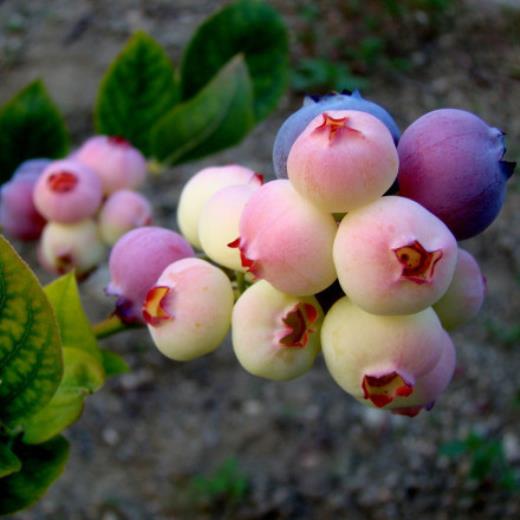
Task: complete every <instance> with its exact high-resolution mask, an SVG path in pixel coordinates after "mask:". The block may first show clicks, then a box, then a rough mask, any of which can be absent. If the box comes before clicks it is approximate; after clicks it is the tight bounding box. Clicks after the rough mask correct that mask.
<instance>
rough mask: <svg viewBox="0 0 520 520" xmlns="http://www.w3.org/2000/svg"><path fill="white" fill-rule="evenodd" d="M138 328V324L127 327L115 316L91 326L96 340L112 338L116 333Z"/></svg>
mask: <svg viewBox="0 0 520 520" xmlns="http://www.w3.org/2000/svg"><path fill="white" fill-rule="evenodd" d="M140 326H141V325H140V324H135V325H127V324H126V323H123V322H122V321H121V320H120V319H119V318H118V317H117V316H110V317H109V318H106V319H105V320H103V321H100V322H98V323H95V324H94V325H92V330H93V331H94V334H95V335H96V338H97V339H103V338H108V337H109V336H113V335H114V334H117V333H118V332H123V331H124V330H128V329H135V328H138V327H140Z"/></svg>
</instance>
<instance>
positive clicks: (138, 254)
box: [109, 93, 514, 416]
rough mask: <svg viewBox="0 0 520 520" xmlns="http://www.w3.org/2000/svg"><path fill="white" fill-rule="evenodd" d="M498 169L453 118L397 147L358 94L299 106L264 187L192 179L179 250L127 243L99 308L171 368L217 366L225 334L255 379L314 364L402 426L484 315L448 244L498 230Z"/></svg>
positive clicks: (492, 134) (479, 130)
mask: <svg viewBox="0 0 520 520" xmlns="http://www.w3.org/2000/svg"><path fill="white" fill-rule="evenodd" d="M504 153H505V147H504V140H503V132H501V131H499V130H497V129H494V128H490V127H489V126H488V125H487V124H486V123H484V122H483V121H482V120H481V119H479V118H478V117H476V116H474V115H473V114H470V113H468V112H465V111H461V110H454V109H444V110H437V111H434V112H432V113H430V114H426V115H425V116H423V117H422V118H420V119H419V120H418V121H416V122H415V123H413V124H412V125H411V126H410V127H409V128H408V129H406V131H405V132H404V133H403V135H402V136H400V134H399V130H398V128H397V125H396V124H395V122H394V120H393V119H392V118H391V116H390V115H389V114H388V112H387V111H386V110H384V109H383V108H381V107H379V106H378V105H376V104H374V103H372V102H369V101H367V100H364V99H363V98H362V97H361V96H360V95H359V93H355V94H353V95H348V94H339V95H332V96H326V97H325V98H323V99H318V100H314V99H309V100H307V101H306V102H305V103H304V106H303V107H302V108H301V109H300V110H299V111H298V112H296V113H295V114H293V115H292V116H291V117H290V118H289V119H288V120H287V121H286V122H285V123H284V125H283V126H282V127H281V129H280V131H279V133H278V135H277V137H276V141H275V145H274V153H273V158H274V166H275V171H276V173H277V176H278V177H279V178H278V179H277V180H273V181H270V182H267V183H265V184H264V183H263V179H262V177H261V176H260V175H259V174H257V173H255V172H254V171H252V170H249V169H248V168H245V167H243V166H238V165H228V166H221V167H212V168H206V169H204V170H202V171H200V172H198V173H197V174H196V175H195V176H194V177H193V178H192V179H191V180H190V181H189V182H188V183H187V184H186V186H185V187H184V189H183V191H182V194H181V198H180V202H179V206H178V223H179V227H180V230H181V232H182V234H183V235H184V236H181V235H180V234H177V233H175V232H173V231H168V230H164V229H161V228H143V229H141V230H136V231H132V232H130V233H128V234H127V235H125V236H124V237H123V238H122V239H121V240H120V241H119V242H118V243H117V244H116V246H115V248H114V250H113V252H112V256H111V259H110V271H111V275H112V282H111V284H110V286H109V292H112V293H113V294H116V295H117V297H118V308H119V313H120V315H122V316H124V317H125V318H126V319H128V320H130V321H131V320H136V321H143V322H145V323H146V324H147V326H148V328H149V330H150V333H151V335H152V337H153V339H154V341H155V344H156V345H157V347H158V348H159V349H160V350H161V352H163V353H164V354H165V355H167V356H168V357H170V358H172V359H176V360H180V361H184V360H188V359H192V358H195V357H198V356H200V355H203V354H206V353H208V352H211V351H213V350H214V349H216V348H217V347H218V345H219V344H220V343H221V341H222V339H223V338H224V336H225V334H226V332H227V331H228V329H229V327H230V326H231V329H232V343H233V348H234V351H235V354H236V356H237V358H238V360H239V362H240V364H241V365H242V366H243V367H244V368H245V369H246V370H247V371H249V372H250V373H252V374H255V375H257V376H260V377H265V378H269V379H274V380H287V379H292V378H294V377H297V376H299V375H301V374H303V373H304V372H305V371H307V370H308V369H310V368H311V366H312V364H313V362H314V360H315V358H316V356H317V355H318V353H319V352H320V351H321V352H322V353H323V355H324V358H325V362H326V365H327V367H328V369H329V371H330V373H331V375H332V377H333V378H334V380H335V381H336V382H337V383H338V384H339V385H340V386H341V387H342V388H343V389H344V390H346V391H347V392H348V393H349V394H351V395H352V396H353V397H354V398H356V399H357V400H359V401H360V402H362V403H365V404H367V405H370V406H374V407H378V408H384V409H388V410H391V411H392V412H394V413H399V414H404V415H408V416H414V415H416V414H417V413H419V412H420V411H421V410H422V409H430V408H431V407H432V406H433V403H434V402H435V401H436V399H437V398H438V396H439V395H440V394H441V393H442V391H443V390H444V389H445V388H446V387H447V385H448V383H449V381H450V380H451V378H452V375H453V372H454V368H455V349H454V346H453V343H452V340H451V338H450V335H449V334H448V332H447V331H448V330H452V329H453V328H455V327H458V326H460V325H461V324H463V323H465V322H466V321H468V320H469V319H471V318H472V317H474V316H475V315H476V314H477V313H478V311H479V309H480V307H481V305H482V302H483V298H484V292H485V282H484V278H483V276H482V274H481V272H480V269H479V266H478V264H477V262H476V261H475V259H474V258H473V257H472V256H471V255H470V254H469V253H468V252H467V251H465V250H463V249H461V248H459V247H458V244H457V240H461V239H464V238H468V237H470V236H474V235H475V234H476V233H479V232H481V231H482V230H483V229H484V228H486V227H487V226H488V225H489V224H490V223H491V222H492V220H493V219H494V218H495V216H496V215H497V214H498V211H499V210H500V207H501V205H502V203H503V199H504V193H505V185H506V181H507V179H508V177H509V176H510V175H511V173H512V171H513V169H514V165H513V164H512V163H508V162H506V161H504V159H503V157H504ZM396 186H397V188H396ZM390 193H392V194H390ZM160 234H162V235H164V238H162V239H160V238H159V235H160ZM166 235H168V236H169V239H166ZM168 240H169V241H170V242H168ZM166 243H170V246H168V247H166V246H164V247H163V246H162V245H158V244H166ZM190 244H191V245H190ZM192 246H193V247H194V248H196V249H201V250H202V252H203V253H202V255H203V256H204V257H205V259H201V258H197V257H196V256H195V251H194V249H192ZM215 264H216V265H215ZM152 265H153V268H152ZM152 271H153V272H152ZM225 273H226V274H227V275H228V276H226V274H225ZM334 288H336V290H334ZM234 293H235V298H236V297H237V296H238V298H237V300H236V301H234V298H233V294H234ZM331 295H333V296H332V301H330V300H331Z"/></svg>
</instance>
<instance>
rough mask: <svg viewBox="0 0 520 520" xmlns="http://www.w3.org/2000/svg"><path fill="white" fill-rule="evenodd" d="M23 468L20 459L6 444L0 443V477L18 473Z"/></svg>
mask: <svg viewBox="0 0 520 520" xmlns="http://www.w3.org/2000/svg"><path fill="white" fill-rule="evenodd" d="M21 468H22V463H21V462H20V459H19V458H18V457H17V456H16V455H15V454H14V453H13V452H12V451H11V448H9V447H8V446H6V445H5V444H0V478H2V477H6V476H7V475H10V474H11V473H16V472H17V471H20V469H21Z"/></svg>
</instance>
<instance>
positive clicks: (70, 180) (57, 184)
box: [47, 170, 78, 193]
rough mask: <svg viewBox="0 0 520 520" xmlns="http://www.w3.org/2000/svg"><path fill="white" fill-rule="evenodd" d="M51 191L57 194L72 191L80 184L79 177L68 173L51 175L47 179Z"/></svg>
mask: <svg viewBox="0 0 520 520" xmlns="http://www.w3.org/2000/svg"><path fill="white" fill-rule="evenodd" d="M47 184H48V185H49V188H50V190H51V191H54V192H55V193H67V192H69V191H72V190H73V189H74V188H75V187H76V185H77V184H78V177H77V176H76V175H75V174H74V173H72V172H68V171H65V170H64V171H61V172H56V173H51V174H50V175H49V177H48V179H47Z"/></svg>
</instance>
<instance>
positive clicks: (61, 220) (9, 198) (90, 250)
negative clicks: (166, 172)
mask: <svg viewBox="0 0 520 520" xmlns="http://www.w3.org/2000/svg"><path fill="white" fill-rule="evenodd" d="M146 169H147V167H146V160H145V158H144V157H143V156H142V154H141V153H140V152H139V151H138V150H137V149H135V148H134V147H133V146H131V144H130V143H128V142H127V141H125V140H124V139H121V138H119V137H107V136H95V137H92V138H90V139H88V140H87V141H86V142H85V143H84V144H83V145H82V146H81V147H80V148H79V149H78V150H77V151H75V152H74V153H73V154H71V155H70V156H69V157H67V158H65V159H62V160H57V161H51V160H47V159H35V160H30V161H26V162H24V163H23V164H21V165H20V166H19V167H18V169H17V170H16V172H15V173H14V175H13V177H12V179H11V180H10V181H9V182H8V183H6V184H5V185H4V186H3V187H2V190H1V196H0V225H1V226H2V228H3V231H4V232H5V233H6V234H7V235H9V236H10V237H12V238H16V239H19V240H37V239H40V242H39V250H38V252H39V255H38V256H39V260H40V263H41V264H42V266H43V267H45V268H46V269H47V270H48V271H50V272H51V273H55V274H62V273H65V272H67V271H70V270H72V269H74V270H75V272H76V274H77V275H78V276H79V277H84V276H86V275H87V274H88V273H89V272H90V271H92V270H93V269H95V268H96V267H97V265H98V264H99V263H100V262H101V261H102V260H103V258H104V256H105V249H106V246H112V245H113V244H115V242H116V241H117V240H118V239H119V237H121V236H122V235H123V234H124V233H126V232H127V231H129V230H130V229H133V228H135V227H139V226H145V225H149V224H150V223H151V219H152V209H151V206H150V204H149V202H148V201H147V200H146V199H145V198H144V197H143V196H142V195H141V194H139V193H137V192H136V191H134V190H135V189H136V188H137V187H138V186H139V185H140V184H141V183H142V182H143V181H144V179H145V176H146Z"/></svg>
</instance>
